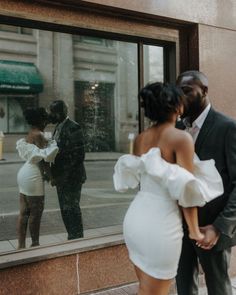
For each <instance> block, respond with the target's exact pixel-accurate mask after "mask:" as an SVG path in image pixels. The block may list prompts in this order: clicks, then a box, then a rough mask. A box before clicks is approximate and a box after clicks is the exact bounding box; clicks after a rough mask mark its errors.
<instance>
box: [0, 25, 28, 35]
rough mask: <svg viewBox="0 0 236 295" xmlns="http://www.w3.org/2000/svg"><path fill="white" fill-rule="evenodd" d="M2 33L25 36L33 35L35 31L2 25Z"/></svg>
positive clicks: (0, 29) (0, 28) (0, 27)
mask: <svg viewBox="0 0 236 295" xmlns="http://www.w3.org/2000/svg"><path fill="white" fill-rule="evenodd" d="M0 31H3V32H9V33H15V34H23V35H33V29H30V28H23V27H15V26H9V25H3V24H0Z"/></svg>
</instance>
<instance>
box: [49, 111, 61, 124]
mask: <svg viewBox="0 0 236 295" xmlns="http://www.w3.org/2000/svg"><path fill="white" fill-rule="evenodd" d="M49 120H50V122H51V123H52V124H57V123H60V122H61V115H60V113H58V112H57V111H56V110H55V109H54V108H50V114H49Z"/></svg>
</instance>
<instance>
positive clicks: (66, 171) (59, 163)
mask: <svg viewBox="0 0 236 295" xmlns="http://www.w3.org/2000/svg"><path fill="white" fill-rule="evenodd" d="M67 113H68V108H67V105H66V104H65V102H64V101H63V100H55V101H53V102H52V103H51V105H50V121H51V122H52V123H53V124H57V125H56V128H55V131H54V134H53V138H54V139H55V140H56V142H57V145H58V147H59V152H58V154H57V156H56V159H55V162H54V164H53V165H52V167H51V168H52V177H53V182H54V184H55V185H56V189H57V195H58V200H59V204H60V209H61V215H62V219H63V222H64V224H65V227H66V230H67V232H68V240H71V239H77V238H82V237H83V222H82V213H81V209H80V197H81V189H82V184H83V183H84V182H85V180H86V172H85V167H84V158H85V151H84V137H83V132H82V129H81V127H80V125H79V124H78V123H76V122H74V121H72V120H71V119H70V118H69V117H68V116H67Z"/></svg>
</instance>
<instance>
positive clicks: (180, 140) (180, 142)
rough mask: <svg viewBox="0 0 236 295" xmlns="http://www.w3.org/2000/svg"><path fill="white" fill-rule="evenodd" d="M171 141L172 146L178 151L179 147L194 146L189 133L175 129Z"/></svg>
mask: <svg viewBox="0 0 236 295" xmlns="http://www.w3.org/2000/svg"><path fill="white" fill-rule="evenodd" d="M170 140H171V144H173V146H175V147H176V149H178V148H179V147H181V148H183V147H186V148H188V147H193V146H194V143H193V139H192V136H191V135H190V134H189V133H188V132H186V131H184V130H180V129H177V128H174V130H173V133H172V134H171V136H170Z"/></svg>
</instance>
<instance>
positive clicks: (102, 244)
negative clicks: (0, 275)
mask: <svg viewBox="0 0 236 295" xmlns="http://www.w3.org/2000/svg"><path fill="white" fill-rule="evenodd" d="M122 244H124V239H123V235H122V234H114V235H108V236H102V237H95V238H88V239H81V240H79V241H78V240H75V241H67V242H65V243H63V244H60V245H58V244H55V245H50V246H40V247H35V248H31V249H27V250H18V251H17V252H15V253H13V252H11V253H5V254H2V255H1V256H0V269H4V268H9V267H12V266H18V265H23V264H28V263H32V262H38V261H42V260H47V259H52V258H56V257H61V256H68V255H73V254H78V253H82V252H88V251H93V250H97V249H101V248H107V247H112V246H116V245H122Z"/></svg>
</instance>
